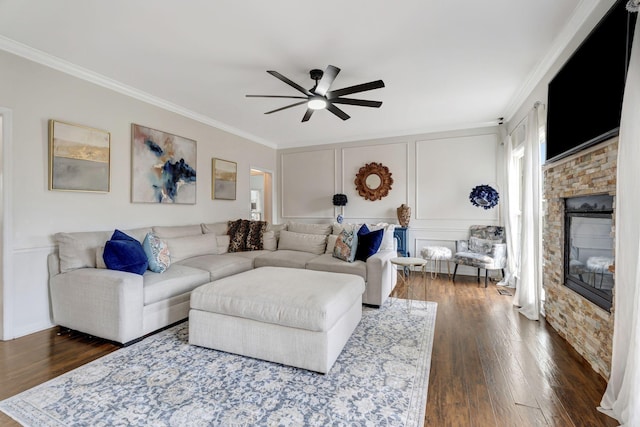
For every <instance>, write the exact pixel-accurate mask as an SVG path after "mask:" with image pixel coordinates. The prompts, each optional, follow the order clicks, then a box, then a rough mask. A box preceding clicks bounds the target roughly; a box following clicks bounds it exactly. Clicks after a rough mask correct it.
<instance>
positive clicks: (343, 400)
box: [0, 299, 437, 427]
mask: <svg viewBox="0 0 640 427" xmlns="http://www.w3.org/2000/svg"><path fill="white" fill-rule="evenodd" d="M436 308H437V305H436V303H434V302H419V301H413V302H412V304H411V305H410V306H408V305H407V304H406V300H396V299H390V300H388V301H387V302H386V303H385V305H384V306H383V307H381V308H380V309H374V308H367V307H365V308H363V316H362V321H361V322H360V324H359V325H358V327H357V328H356V330H355V332H354V333H353V335H352V336H351V338H350V339H349V341H348V342H347V344H346V346H345V348H344V350H343V351H342V353H341V354H340V356H339V357H338V360H337V361H336V363H335V365H334V366H333V368H332V369H331V370H330V371H329V373H328V374H326V375H323V374H319V373H315V372H310V371H306V370H303V369H298V368H292V367H287V366H283V365H280V364H276V363H270V362H265V361H261V360H256V359H251V358H247V357H242V356H237V355H234V354H229V353H224V352H219V351H215V350H210V349H206V348H201V347H195V346H190V345H189V344H188V333H189V325H188V322H185V323H182V324H180V325H177V326H174V327H173V328H171V329H167V330H166V331H163V332H160V333H158V334H156V335H153V336H151V337H149V338H146V339H144V340H143V341H141V342H139V343H137V344H134V345H132V346H130V347H125V348H122V349H120V350H117V351H115V352H113V353H111V354H109V355H107V356H104V357H102V358H100V359H98V360H95V361H93V362H91V363H89V364H87V365H84V366H81V367H79V368H77V369H75V370H73V371H70V372H68V373H66V374H63V375H61V376H60V377H57V378H54V379H52V380H50V381H48V382H46V383H44V384H41V385H39V386H37V387H34V388H32V389H30V390H27V391H25V392H22V393H20V394H18V395H16V396H13V397H10V398H8V399H6V400H4V401H2V402H0V409H1V410H2V411H3V412H5V413H6V414H7V415H9V416H10V417H12V418H14V419H15V420H16V421H18V422H20V423H21V424H23V425H25V426H34V427H35V426H38V427H43V426H65V427H66V426H125V425H126V426H376V427H379V426H407V427H415V426H423V424H424V412H425V407H426V401H427V387H428V381H429V368H430V365H431V348H432V345H433V335H434V326H435V318H436Z"/></svg>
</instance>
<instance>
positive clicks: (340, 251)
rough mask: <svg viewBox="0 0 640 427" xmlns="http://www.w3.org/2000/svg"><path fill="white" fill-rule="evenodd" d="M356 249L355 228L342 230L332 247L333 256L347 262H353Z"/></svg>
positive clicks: (356, 236) (356, 237)
mask: <svg viewBox="0 0 640 427" xmlns="http://www.w3.org/2000/svg"><path fill="white" fill-rule="evenodd" d="M357 249H358V234H357V232H356V230H354V229H352V230H346V229H345V230H342V232H341V233H340V235H339V236H338V238H337V239H336V245H335V246H334V248H333V256H334V258H338V259H341V260H343V261H347V262H353V261H354V259H355V257H356V250H357Z"/></svg>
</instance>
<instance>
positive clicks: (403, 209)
mask: <svg viewBox="0 0 640 427" xmlns="http://www.w3.org/2000/svg"><path fill="white" fill-rule="evenodd" d="M397 212H398V222H399V223H400V225H401V226H402V227H408V226H409V221H410V220H411V208H410V207H409V206H407V205H405V204H404V203H403V204H402V205H400V207H399V208H398V210H397Z"/></svg>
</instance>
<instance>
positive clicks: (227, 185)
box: [211, 158, 238, 200]
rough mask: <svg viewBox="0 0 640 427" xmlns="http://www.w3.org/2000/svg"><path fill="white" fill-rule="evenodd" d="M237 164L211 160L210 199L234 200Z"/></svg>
mask: <svg viewBox="0 0 640 427" xmlns="http://www.w3.org/2000/svg"><path fill="white" fill-rule="evenodd" d="M237 176H238V164H237V163H236V162H230V161H228V160H222V159H215V158H214V159H212V160H211V198H212V199H214V200H235V199H236V179H237Z"/></svg>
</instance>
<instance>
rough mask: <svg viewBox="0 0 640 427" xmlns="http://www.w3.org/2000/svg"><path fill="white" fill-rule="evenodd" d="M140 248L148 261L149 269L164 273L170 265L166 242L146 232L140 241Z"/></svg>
mask: <svg viewBox="0 0 640 427" xmlns="http://www.w3.org/2000/svg"><path fill="white" fill-rule="evenodd" d="M142 249H144V253H145V254H146V255H147V260H148V261H149V270H151V271H153V272H155V273H164V272H165V271H166V270H167V268H169V266H170V265H171V255H170V254H169V246H168V245H167V242H165V241H164V240H161V239H159V238H158V237H157V236H156V235H155V234H153V233H148V234H147V235H146V236H145V238H144V241H143V242H142Z"/></svg>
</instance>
